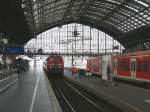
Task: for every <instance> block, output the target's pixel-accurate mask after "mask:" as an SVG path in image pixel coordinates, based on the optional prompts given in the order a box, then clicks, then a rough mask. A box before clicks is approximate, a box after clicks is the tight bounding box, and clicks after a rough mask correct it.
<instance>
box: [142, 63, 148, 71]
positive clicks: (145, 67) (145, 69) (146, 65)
mask: <svg viewBox="0 0 150 112" xmlns="http://www.w3.org/2000/svg"><path fill="white" fill-rule="evenodd" d="M143 71H144V72H148V71H149V63H148V62H144V63H143Z"/></svg>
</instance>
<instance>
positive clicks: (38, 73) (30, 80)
mask: <svg viewBox="0 0 150 112" xmlns="http://www.w3.org/2000/svg"><path fill="white" fill-rule="evenodd" d="M0 112H53V110H52V103H51V101H50V99H49V94H48V90H47V86H46V82H45V78H44V72H43V69H42V67H33V68H30V69H29V70H28V71H26V72H25V73H21V74H20V75H19V80H18V81H17V83H16V84H15V85H14V86H12V87H10V88H9V89H8V90H6V91H4V92H2V93H1V94H0Z"/></svg>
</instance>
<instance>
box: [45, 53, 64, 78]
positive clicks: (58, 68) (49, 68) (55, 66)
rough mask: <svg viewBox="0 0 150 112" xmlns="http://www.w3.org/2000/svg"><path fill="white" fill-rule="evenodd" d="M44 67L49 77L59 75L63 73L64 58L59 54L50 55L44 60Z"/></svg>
mask: <svg viewBox="0 0 150 112" xmlns="http://www.w3.org/2000/svg"><path fill="white" fill-rule="evenodd" d="M44 69H45V71H46V72H47V74H48V76H49V77H61V76H63V74H64V60H63V58H62V57H61V56H59V55H54V54H53V55H50V56H49V57H48V58H47V59H46V62H44Z"/></svg>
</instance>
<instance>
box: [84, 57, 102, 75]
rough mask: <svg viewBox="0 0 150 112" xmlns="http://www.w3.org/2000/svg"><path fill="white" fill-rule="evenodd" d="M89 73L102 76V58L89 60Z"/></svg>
mask: <svg viewBox="0 0 150 112" xmlns="http://www.w3.org/2000/svg"><path fill="white" fill-rule="evenodd" d="M86 69H87V72H90V73H92V74H95V75H97V76H100V74H101V57H94V58H89V59H87V68H86Z"/></svg>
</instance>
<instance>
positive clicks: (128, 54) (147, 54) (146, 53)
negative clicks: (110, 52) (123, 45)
mask: <svg viewBox="0 0 150 112" xmlns="http://www.w3.org/2000/svg"><path fill="white" fill-rule="evenodd" d="M137 55H140V56H142V55H146V56H150V50H146V51H137V52H130V53H125V54H118V55H115V56H137Z"/></svg>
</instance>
